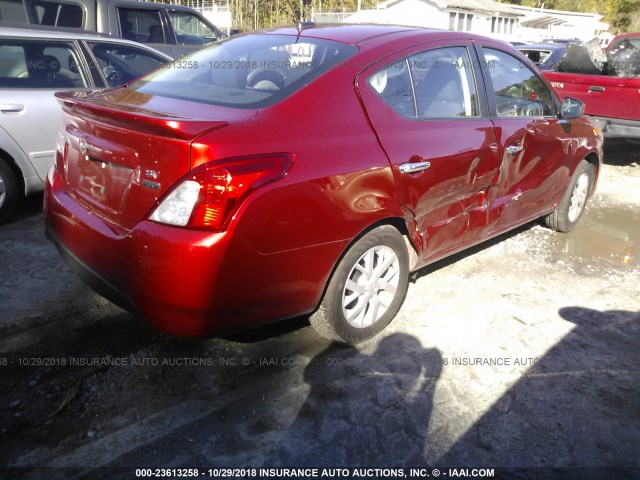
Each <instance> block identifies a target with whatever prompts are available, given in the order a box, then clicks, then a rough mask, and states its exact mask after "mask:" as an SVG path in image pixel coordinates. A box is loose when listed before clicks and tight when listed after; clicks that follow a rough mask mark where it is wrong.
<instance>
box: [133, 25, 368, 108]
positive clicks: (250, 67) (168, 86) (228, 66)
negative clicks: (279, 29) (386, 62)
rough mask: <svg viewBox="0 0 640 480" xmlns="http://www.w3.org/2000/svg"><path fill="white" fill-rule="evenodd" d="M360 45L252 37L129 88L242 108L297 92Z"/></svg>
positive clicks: (189, 59)
mask: <svg viewBox="0 0 640 480" xmlns="http://www.w3.org/2000/svg"><path fill="white" fill-rule="evenodd" d="M356 51H357V48H356V47H354V46H352V45H346V44H344V43H339V42H333V41H329V40H322V39H308V40H305V41H304V43H303V42H301V41H300V38H299V37H297V36H288V35H249V36H238V37H233V38H231V39H230V40H225V41H224V42H218V43H214V44H213V45H211V46H210V47H208V48H205V49H201V50H198V51H197V52H195V53H193V54H191V55H188V56H186V57H182V58H180V59H178V60H176V61H174V62H172V63H168V64H167V65H166V66H165V67H166V68H162V69H160V70H157V71H156V72H154V73H152V74H150V75H148V76H146V77H144V78H142V79H140V80H139V81H138V82H136V83H134V84H132V85H131V86H130V88H131V89H134V90H136V91H139V92H142V93H148V94H153V95H159V96H165V97H171V98H178V99H181V100H192V101H197V102H204V103H211V104H214V105H225V106H233V107H240V108H262V107H266V106H268V105H273V104H274V103H276V102H278V101H280V100H282V99H284V98H286V97H288V96H290V95H292V94H293V93H294V92H296V91H298V90H299V89H300V88H302V87H303V86H305V85H307V84H308V83H309V82H311V81H313V80H314V79H315V78H317V77H319V76H320V75H322V74H324V73H325V72H327V71H328V70H330V69H331V68H333V67H335V66H337V65H338V64H339V63H341V62H343V61H344V60H346V59H348V58H349V57H350V56H351V55H353V54H354V53H355V52H356Z"/></svg>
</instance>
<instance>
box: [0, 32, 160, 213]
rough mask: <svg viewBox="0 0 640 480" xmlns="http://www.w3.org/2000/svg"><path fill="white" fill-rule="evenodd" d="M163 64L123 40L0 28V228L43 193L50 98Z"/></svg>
mask: <svg viewBox="0 0 640 480" xmlns="http://www.w3.org/2000/svg"><path fill="white" fill-rule="evenodd" d="M170 60H171V58H170V57H168V56H167V55H165V54H163V53H161V52H158V51H157V50H154V49H152V48H149V47H147V46H144V45H141V44H139V43H135V42H130V41H128V40H121V39H116V38H111V37H105V36H99V35H89V34H84V33H67V32H58V31H50V30H33V29H22V28H2V29H0V223H2V222H3V221H4V220H6V219H7V218H8V217H9V216H10V215H11V213H12V212H13V210H14V209H15V208H16V206H17V205H18V203H19V202H20V200H21V199H22V198H23V197H24V196H25V195H29V194H32V193H36V192H39V191H41V190H42V189H43V188H44V179H45V177H46V175H47V171H48V170H49V167H50V166H51V164H52V162H53V158H54V153H55V148H56V137H57V132H58V124H59V120H60V116H61V113H62V110H61V107H60V104H59V103H58V101H57V100H56V99H55V98H54V95H53V94H54V92H57V91H60V90H69V89H72V90H82V89H96V88H105V87H116V86H119V85H122V84H124V83H127V82H129V81H131V80H133V79H134V78H136V77H138V76H140V75H142V74H144V73H146V72H148V71H150V70H153V69H155V68H158V67H159V66H161V65H163V64H165V63H167V62H168V61H170Z"/></svg>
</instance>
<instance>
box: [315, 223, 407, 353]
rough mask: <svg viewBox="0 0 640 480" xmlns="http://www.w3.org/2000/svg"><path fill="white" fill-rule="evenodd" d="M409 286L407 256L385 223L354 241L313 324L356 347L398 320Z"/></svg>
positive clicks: (399, 238) (402, 243)
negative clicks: (393, 320) (394, 320)
mask: <svg viewBox="0 0 640 480" xmlns="http://www.w3.org/2000/svg"><path fill="white" fill-rule="evenodd" d="M408 285H409V255H408V252H407V247H406V244H405V241H404V239H403V237H402V235H401V234H400V232H398V230H396V229H395V228H394V227H392V226H390V225H383V226H381V227H378V228H376V229H374V230H372V231H370V232H368V233H367V234H365V235H364V236H363V237H362V238H360V239H359V240H358V241H356V242H355V243H354V244H353V245H352V246H351V248H350V249H349V250H348V251H347V253H346V254H345V256H344V257H343V258H342V260H341V261H340V263H339V264H338V266H337V267H336V270H335V272H334V273H333V276H332V277H331V280H330V281H329V285H328V286H327V290H326V292H325V294H324V296H323V298H322V302H321V303H320V307H319V308H318V310H317V311H316V313H314V314H313V315H312V316H311V318H310V319H309V321H310V322H311V325H313V327H314V328H315V329H316V330H317V331H318V333H319V334H320V335H322V336H323V337H325V338H328V339H330V340H334V341H337V342H341V343H347V344H356V343H359V342H363V341H365V340H368V339H370V338H372V337H374V336H375V335H377V334H378V333H379V332H380V331H382V330H383V329H384V328H385V327H386V326H387V325H388V324H389V323H390V322H391V320H392V319H393V318H394V317H395V316H396V314H397V313H398V310H400V307H401V306H402V303H403V302H404V298H405V296H406V294H407V288H408Z"/></svg>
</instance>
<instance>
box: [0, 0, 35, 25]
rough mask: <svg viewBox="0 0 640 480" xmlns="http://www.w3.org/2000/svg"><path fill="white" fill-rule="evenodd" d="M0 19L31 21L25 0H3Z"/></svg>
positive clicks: (19, 21) (21, 21) (18, 21)
mask: <svg viewBox="0 0 640 480" xmlns="http://www.w3.org/2000/svg"><path fill="white" fill-rule="evenodd" d="M0 21H3V22H15V23H29V18H28V17H27V10H26V9H25V7H24V2H23V0H3V1H2V2H0Z"/></svg>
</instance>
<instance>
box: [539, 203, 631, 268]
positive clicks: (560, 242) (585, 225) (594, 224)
mask: <svg viewBox="0 0 640 480" xmlns="http://www.w3.org/2000/svg"><path fill="white" fill-rule="evenodd" d="M550 245H551V247H552V251H553V254H552V256H553V257H556V255H557V256H558V257H560V256H563V257H565V258H566V256H567V255H568V256H571V257H575V258H578V259H580V260H583V261H591V262H595V263H600V262H605V263H608V264H615V265H629V266H635V267H637V266H640V209H639V208H637V207H635V208H634V207H633V206H630V205H628V204H627V205H615V204H593V203H592V204H591V205H590V206H589V208H588V210H587V211H586V212H585V213H584V215H583V217H582V218H581V219H580V222H579V223H578V226H577V227H576V229H575V230H574V231H573V232H571V233H568V234H563V235H554V236H553V237H552V238H550Z"/></svg>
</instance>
